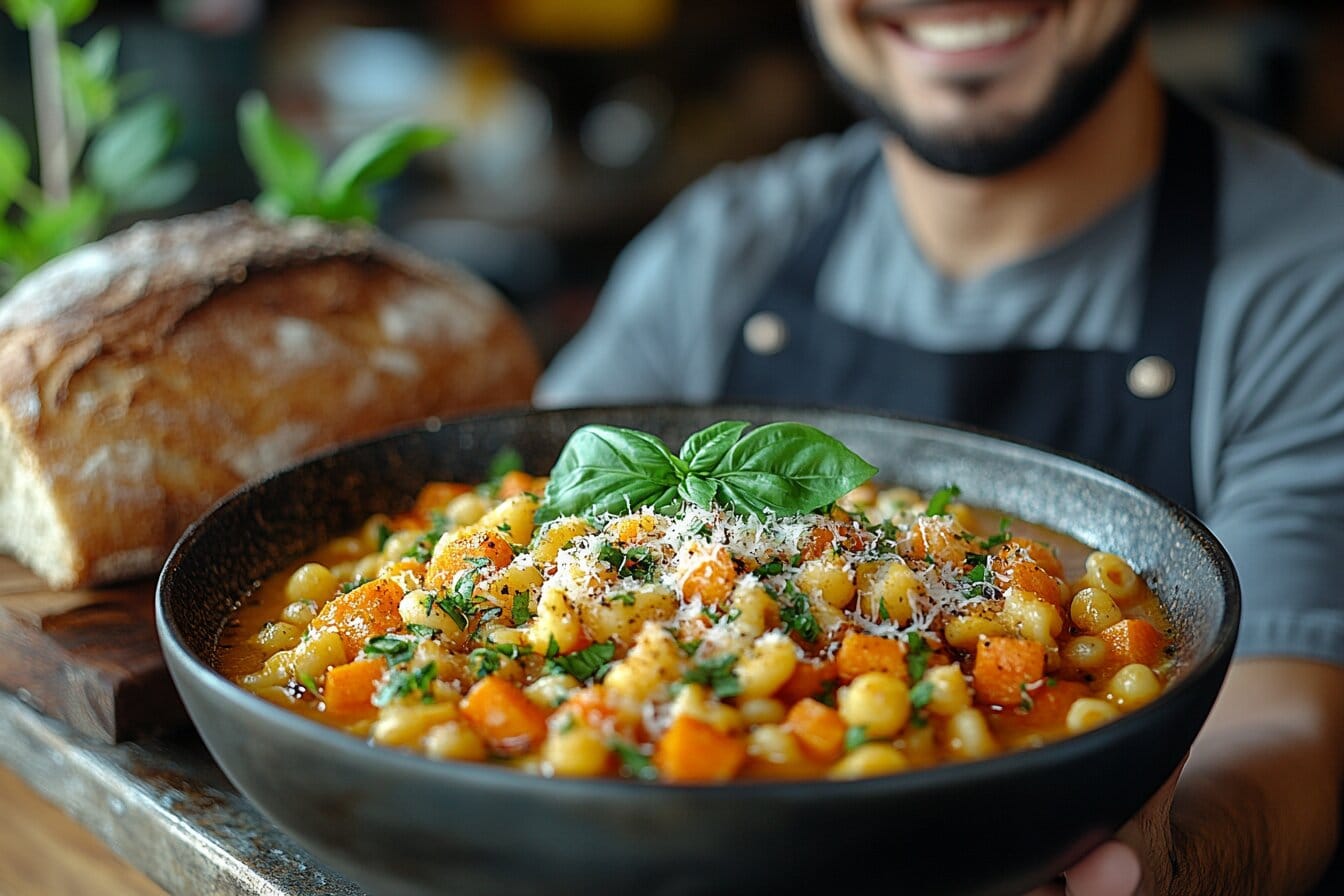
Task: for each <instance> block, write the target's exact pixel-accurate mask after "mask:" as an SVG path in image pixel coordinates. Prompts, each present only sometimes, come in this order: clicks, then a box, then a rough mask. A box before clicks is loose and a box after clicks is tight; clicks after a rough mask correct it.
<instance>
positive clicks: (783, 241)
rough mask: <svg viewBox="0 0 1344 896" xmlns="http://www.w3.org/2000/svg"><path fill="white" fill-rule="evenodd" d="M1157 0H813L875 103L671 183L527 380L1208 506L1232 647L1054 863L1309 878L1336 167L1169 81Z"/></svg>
mask: <svg viewBox="0 0 1344 896" xmlns="http://www.w3.org/2000/svg"><path fill="white" fill-rule="evenodd" d="M1140 7H1141V4H1140V3H1138V2H1137V0H1071V2H1049V0H1027V2H1007V0H983V2H946V0H944V2H930V0H804V2H803V10H804V13H805V16H806V18H807V21H808V23H809V27H810V28H811V29H812V32H813V35H814V37H815V38H816V41H817V44H818V47H819V49H820V54H821V56H822V58H823V61H824V62H825V64H826V65H827V66H828V67H829V68H830V69H832V73H833V74H834V75H835V76H836V80H837V82H838V83H839V84H840V85H841V86H842V88H843V89H844V90H845V92H846V93H847V94H849V95H851V96H852V98H853V99H854V100H855V102H856V104H857V105H858V106H859V108H860V109H861V110H863V112H864V113H865V115H866V117H868V118H869V119H870V120H871V121H870V123H867V124H864V125H860V126H858V127H856V128H854V129H853V130H851V131H850V132H849V133H847V134H845V135H843V136H842V137H839V138H834V139H821V140H816V141H812V142H809V143H806V144H804V145H801V146H795V147H792V148H790V149H787V150H785V151H784V152H782V153H780V154H779V155H778V156H776V157H774V158H772V159H768V160H766V161H763V162H760V163H757V164H754V165H748V166H742V167H738V168H734V169H729V170H725V171H723V172H720V173H718V174H716V175H714V176H712V177H710V178H709V179H707V180H706V181H705V182H704V183H702V184H701V185H699V186H698V187H696V188H694V189H693V190H691V191H690V192H689V193H688V194H687V195H686V196H685V197H683V198H682V199H680V200H679V201H678V202H677V203H675V204H674V206H673V207H672V208H670V209H669V210H668V212H667V213H666V214H665V215H664V217H663V218H662V219H661V220H660V221H659V222H657V223H656V224H654V225H653V226H652V227H651V228H650V229H649V230H648V231H647V232H646V233H645V234H644V235H642V236H641V237H639V239H638V240H637V241H636V242H635V243H634V244H633V245H632V247H631V248H630V249H629V251H628V252H627V253H626V255H625V256H624V257H623V258H622V259H621V261H620V262H619V263H618V265H617V267H616V269H615V271H614V274H613V277H612V280H611V283H610V285H609V286H608V289H607V291H606V293H605V294H604V296H603V298H602V300H601V302H600V303H599V306H598V308H597V311H596V313H595V315H594V318H593V321H592V323H591V324H590V326H589V327H588V329H587V330H586V331H585V332H584V333H582V334H581V335H580V336H579V338H578V339H576V340H575V342H574V343H573V344H572V345H571V346H569V347H568V348H567V349H566V351H565V352H563V353H562V355H561V356H560V357H559V359H558V360H557V362H556V363H555V365H554V367H553V368H552V370H551V371H550V372H549V373H548V374H547V376H546V377H545V378H544V380H543V382H542V384H541V386H540V387H539V390H538V393H537V399H538V402H539V403H543V404H577V403H600V402H628V401H663V400H671V401H689V402H703V401H710V400H716V399H720V398H742V399H774V400H792V401H799V402H815V401H825V402H831V403H839V404H854V405H860V406H869V407H872V406H881V407H885V408H888V409H891V410H894V411H898V412H904V413H912V414H918V415H922V416H938V417H950V418H957V419H963V420H967V421H969V422H974V423H979V424H981V425H985V426H989V427H991V428H994V429H998V430H1003V431H1007V432H1012V433H1015V434H1018V435H1020V436H1023V437H1027V438H1031V439H1035V440H1037V441H1044V442H1049V443H1051V444H1054V445H1056V446H1057V447H1061V448H1065V449H1068V450H1072V451H1075V452H1078V453H1082V454H1086V455H1088V456H1091V457H1093V458H1094V459H1097V460H1099V461H1101V462H1103V463H1106V464H1108V465H1110V466H1112V467H1115V468H1118V469H1121V470H1123V471H1125V472H1128V473H1130V474H1131V475H1133V476H1135V477H1137V478H1139V479H1141V480H1143V481H1145V482H1147V483H1148V484H1150V485H1152V486H1153V487H1155V488H1157V489H1159V490H1161V491H1163V492H1165V493H1167V494H1168V495H1170V496H1171V497H1173V498H1175V499H1176V500H1178V501H1181V502H1182V503H1185V504H1186V505H1187V506H1190V507H1193V508H1194V509H1195V510H1196V511H1197V512H1198V513H1199V514H1200V515H1201V517H1203V518H1204V520H1205V521H1206V522H1207V523H1208V524H1209V526H1210V527H1211V528H1212V530H1213V531H1214V532H1215V534H1216V535H1218V537H1219V538H1220V539H1221V540H1222V542H1223V543H1224V545H1226V547H1227V548H1228V550H1229V552H1230V553H1231V555H1232V557H1233V559H1234V560H1235V562H1236V564H1237V567H1238V572H1239V574H1240V577H1241V581H1242V586H1243V590H1244V594H1245V604H1244V619H1243V627H1242V632H1241V637H1240V641H1239V645H1238V653H1237V659H1236V661H1235V662H1234V663H1233V666H1232V670H1231V672H1230V673H1229V677H1228V680H1227V684H1226V686H1225V688H1224V691H1223V694H1222V695H1221V697H1220V699H1219V702H1218V705H1217V706H1216V707H1215V709H1214V712H1213V714H1212V716H1211V718H1210V720H1209V722H1208V724H1207V726H1206V728H1205V730H1204V732H1203V733H1202V734H1201V736H1200V738H1199V740H1198V741H1197V743H1196V745H1195V747H1194V748H1193V750H1192V752H1191V755H1190V757H1189V760H1188V762H1187V764H1186V765H1185V767H1184V770H1183V772H1182V773H1181V776H1180V778H1179V781H1178V782H1175V783H1174V785H1173V786H1171V787H1169V788H1168V789H1167V790H1166V791H1165V792H1164V793H1163V794H1160V795H1159V797H1158V798H1157V799H1155V800H1154V801H1153V803H1151V804H1150V806H1149V807H1148V808H1147V809H1146V810H1145V811H1144V813H1142V814H1141V815H1140V817H1139V818H1137V819H1136V820H1135V822H1134V823H1133V824H1131V825H1130V826H1129V827H1128V828H1127V829H1126V830H1125V831H1123V832H1122V833H1121V835H1120V838H1119V840H1118V841H1117V842H1113V843H1110V844H1107V845H1105V846H1103V847H1102V848H1100V849H1098V850H1097V851H1096V852H1094V853H1093V854H1092V855H1091V856H1089V857H1088V858H1087V859H1085V860H1084V861H1083V862H1081V863H1080V864H1079V865H1078V866H1077V867H1075V868H1074V869H1071V870H1070V871H1069V872H1068V874H1067V875H1066V877H1067V887H1068V892H1069V893H1073V894H1078V896H1093V894H1095V896H1110V894H1129V893H1132V892H1136V891H1138V892H1145V893H1166V892H1171V893H1219V894H1236V893H1269V894H1288V893H1299V892H1305V891H1307V890H1309V889H1310V888H1311V886H1312V885H1313V882H1314V881H1315V880H1316V879H1317V878H1318V877H1319V876H1320V874H1321V872H1322V871H1323V869H1324V868H1325V867H1326V865H1327V863H1328V862H1329V860H1330V857H1331V855H1332V852H1333V850H1334V847H1335V844H1336V840H1337V833H1338V832H1337V824H1338V819H1339V805H1340V804H1339V795H1340V788H1341V779H1342V770H1344V598H1342V597H1340V596H1339V588H1338V586H1337V584H1336V583H1335V582H1334V578H1335V576H1334V574H1333V568H1332V566H1331V564H1332V563H1333V560H1334V559H1335V558H1337V557H1340V556H1341V555H1344V348H1341V345H1344V181H1341V179H1340V178H1338V177H1336V176H1334V175H1332V174H1329V173H1327V172H1325V171H1324V170H1323V169H1321V168H1319V167H1317V166H1316V165H1314V164H1313V163H1312V162H1310V161H1309V160H1307V159H1305V158H1304V157H1303V156H1301V155H1300V154H1299V153H1297V152H1296V151H1295V150H1293V149H1291V148H1290V147H1287V146H1285V145H1284V144H1282V143H1280V142H1278V141H1277V140H1275V139H1273V138H1271V137H1268V136H1266V135H1263V134H1260V133H1258V132H1256V131H1254V130H1252V129H1249V128H1247V127H1244V126H1242V125H1239V124H1236V123H1233V122H1229V121H1223V120H1215V121H1211V120H1210V119H1209V118H1208V117H1206V116H1205V114H1203V113H1200V112H1197V111H1194V110H1192V109H1191V108H1189V106H1188V105H1186V104H1185V103H1183V102H1181V101H1179V100H1177V99H1175V98H1174V97H1171V96H1169V95H1168V94H1166V93H1165V92H1164V91H1163V89H1162V87H1161V85H1160V84H1159V83H1158V82H1157V80H1156V79H1155V77H1154V74H1153V71H1152V68H1151V64H1150V62H1149V59H1148V55H1147V51H1146V46H1145V40H1144V27H1143V24H1144V23H1143V15H1142V10H1141V8H1140ZM1141 878H1142V882H1141V880H1140V879H1141ZM1136 888H1137V889H1136ZM1042 892H1048V891H1042Z"/></svg>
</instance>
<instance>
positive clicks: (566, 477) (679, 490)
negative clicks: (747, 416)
mask: <svg viewBox="0 0 1344 896" xmlns="http://www.w3.org/2000/svg"><path fill="white" fill-rule="evenodd" d="M749 425H750V424H748V423H743V422H742V421H740V420H725V421H723V422H721V423H716V424H714V425H713V426H709V427H707V428H705V429H702V430H700V431H699V432H697V433H695V434H693V435H692V436H691V437H690V438H688V439H687V440H686V442H685V444H683V445H682V446H681V452H680V454H679V455H674V454H673V453H672V452H671V451H670V450H668V448H667V446H666V445H664V444H663V443H662V441H661V440H660V439H658V438H657V437H655V436H651V435H649V434H648V433H645V432H639V431H638V430H634V429H622V428H620V427H616V426H601V425H591V426H585V427H583V428H581V429H579V430H577V431H576V432H575V433H574V435H572V436H570V438H569V441H568V442H566V443H565V447H564V450H563V451H561V452H560V457H559V459H558V460H557V461H556V462H555V466H554V467H553V468H552V470H551V476H550V480H549V482H548V483H547V485H546V497H545V501H544V502H543V503H542V505H541V508H540V509H539V510H538V512H537V522H539V523H541V522H547V521H549V520H553V519H557V518H558V517H561V516H570V515H583V514H605V513H625V512H627V510H629V509H631V508H638V507H652V508H653V509H654V510H657V511H660V512H672V511H675V510H676V509H677V508H679V507H681V506H682V505H683V504H684V503H686V502H690V503H692V504H696V505H698V506H700V507H710V506H713V505H718V506H721V507H727V508H729V509H730V510H734V511H736V512H737V513H740V514H749V515H751V516H757V517H760V516H763V515H765V514H767V513H773V514H777V515H781V516H782V515H788V514H795V513H807V512H809V511H812V510H816V509H817V508H819V507H824V506H826V505H827V504H831V503H833V502H834V501H835V500H836V499H837V498H839V497H841V496H842V495H844V494H845V493H846V492H848V491H849V490H850V489H852V488H854V487H856V486H858V485H861V484H862V483H864V482H866V481H867V480H868V479H870V478H871V477H872V476H873V475H874V474H876V473H877V468H876V467H874V466H873V465H872V464H870V463H868V462H867V461H865V460H864V459H863V458H861V457H859V456H858V455H857V454H855V453H854V452H853V451H850V450H849V449H848V448H846V447H845V446H844V445H843V444H841V443H840V442H839V441H837V440H836V439H834V438H832V437H831V436H828V435H827V434H826V433H824V432H822V431H821V430H819V429H815V428H813V427H811V426H805V425H804V424H801V423H769V424H767V425H765V426H761V427H759V428H757V429H755V430H753V431H752V432H751V433H749V434H747V435H746V436H743V433H744V432H746V429H747V427H748V426H749Z"/></svg>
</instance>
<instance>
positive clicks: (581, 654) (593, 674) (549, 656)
mask: <svg viewBox="0 0 1344 896" xmlns="http://www.w3.org/2000/svg"><path fill="white" fill-rule="evenodd" d="M615 658H616V645H615V644H613V643H612V642H611V641H603V642H601V643H598V644H591V645H589V646H588V647H585V648H584V649H583V650H579V651H576V652H574V653H569V654H565V655H564V656H561V655H560V647H559V645H558V644H556V643H555V637H554V636H552V637H551V641H550V644H549V645H548V646H547V648H546V672H547V674H551V675H554V674H559V673H565V674H569V675H573V676H574V677H575V678H577V679H578V680H579V681H587V680H588V679H590V678H595V679H597V680H598V681H601V680H602V676H604V675H606V673H607V669H608V667H610V666H611V661H612V660H614V659H615Z"/></svg>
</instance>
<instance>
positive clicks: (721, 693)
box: [681, 653, 742, 700]
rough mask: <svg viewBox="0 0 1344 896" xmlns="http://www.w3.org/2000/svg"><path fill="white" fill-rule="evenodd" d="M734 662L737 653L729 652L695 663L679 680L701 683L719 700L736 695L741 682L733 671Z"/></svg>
mask: <svg viewBox="0 0 1344 896" xmlns="http://www.w3.org/2000/svg"><path fill="white" fill-rule="evenodd" d="M736 663H737V655H736V654H732V653H729V654H726V655H724V656H721V657H719V658H718V659H713V660H708V661H706V662H703V663H700V664H698V665H696V666H695V667H694V668H692V669H691V670H690V671H689V672H687V673H686V674H685V675H683V676H682V678H681V680H682V681H684V682H687V683H688V684H703V685H705V686H707V687H709V688H710V689H711V690H713V691H714V694H715V696H717V697H718V698H719V699H721V700H726V699H728V698H729V697H736V696H737V695H738V694H740V693H742V682H741V680H740V679H738V677H737V673H736V672H734V671H733V666H734V664H736Z"/></svg>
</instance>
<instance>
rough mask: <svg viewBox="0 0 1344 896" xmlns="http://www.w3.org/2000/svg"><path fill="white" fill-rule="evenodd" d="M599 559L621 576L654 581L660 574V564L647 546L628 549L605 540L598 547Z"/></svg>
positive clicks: (642, 580)
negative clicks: (624, 549)
mask: <svg viewBox="0 0 1344 896" xmlns="http://www.w3.org/2000/svg"><path fill="white" fill-rule="evenodd" d="M597 559H598V560H601V561H602V562H603V563H606V564H607V565H609V566H610V567H611V568H612V569H614V570H616V574H617V575H619V576H620V577H621V578H632V579H638V580H639V581H641V582H652V581H653V580H654V579H655V578H656V577H657V575H658V564H657V562H656V561H655V560H654V557H653V554H652V553H650V551H649V549H648V548H646V547H634V548H631V549H630V550H628V551H622V550H621V549H620V548H618V547H616V546H615V545H613V544H611V542H607V541H604V542H602V546H601V547H600V548H598V551H597Z"/></svg>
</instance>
